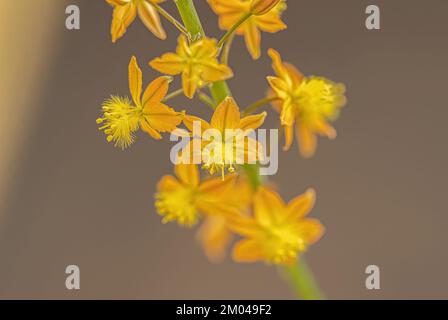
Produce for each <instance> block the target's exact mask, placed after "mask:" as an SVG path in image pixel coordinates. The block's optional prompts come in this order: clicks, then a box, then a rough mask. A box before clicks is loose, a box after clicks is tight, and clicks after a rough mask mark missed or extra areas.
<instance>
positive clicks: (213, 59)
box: [149, 35, 233, 99]
mask: <svg viewBox="0 0 448 320" xmlns="http://www.w3.org/2000/svg"><path fill="white" fill-rule="evenodd" d="M218 54H219V50H218V47H217V42H216V40H215V39H208V38H203V39H201V40H198V41H195V42H193V43H191V44H189V43H188V41H187V39H186V38H185V36H183V35H181V36H180V37H179V41H178V46H177V50H176V53H166V54H164V55H162V56H161V57H159V58H156V59H154V60H152V61H151V62H150V63H149V65H150V66H151V67H152V68H154V69H156V70H157V71H159V72H161V73H165V74H168V75H178V74H182V84H183V88H184V93H185V95H186V96H187V97H188V98H190V99H191V98H193V97H194V94H195V92H196V90H197V89H198V88H200V87H202V86H204V85H205V84H207V83H211V82H216V81H220V80H226V79H228V78H230V77H232V76H233V73H232V70H231V69H230V68H229V67H228V66H227V65H225V64H221V63H219V62H218V59H217V57H218Z"/></svg>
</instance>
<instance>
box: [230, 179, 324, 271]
mask: <svg viewBox="0 0 448 320" xmlns="http://www.w3.org/2000/svg"><path fill="white" fill-rule="evenodd" d="M314 202H315V192H314V190H313V189H309V190H308V191H307V192H305V193H304V194H303V195H300V196H298V197H296V198H294V199H293V200H291V201H290V202H289V203H288V204H285V203H284V202H283V200H282V199H281V197H280V196H279V195H278V194H277V193H276V192H274V191H272V190H270V189H268V188H266V187H262V188H260V189H259V190H258V192H257V193H256V194H255V196H254V199H253V203H254V206H253V211H254V214H253V216H250V217H248V216H244V215H240V216H237V217H235V216H232V217H231V219H230V220H229V227H230V228H231V230H232V231H234V232H235V233H237V234H240V235H242V236H243V237H244V239H243V240H241V241H239V242H238V243H237V244H236V245H235V247H234V248H233V258H234V260H235V261H237V262H256V261H265V262H266V263H268V264H285V265H291V264H293V263H295V262H296V261H297V258H298V257H299V254H301V253H303V252H305V251H306V250H307V248H308V246H309V245H310V244H313V243H315V242H316V241H318V240H319V239H320V237H321V236H322V234H323V232H324V227H323V226H322V224H321V223H320V222H319V221H318V220H315V219H309V218H306V215H307V214H308V213H309V212H310V210H311V209H312V207H313V206H314Z"/></svg>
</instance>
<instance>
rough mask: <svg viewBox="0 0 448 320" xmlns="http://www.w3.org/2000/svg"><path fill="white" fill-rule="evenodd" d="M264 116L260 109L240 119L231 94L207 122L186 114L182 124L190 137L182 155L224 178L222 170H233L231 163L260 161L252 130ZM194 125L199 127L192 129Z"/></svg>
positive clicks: (260, 154)
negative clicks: (198, 128)
mask: <svg viewBox="0 0 448 320" xmlns="http://www.w3.org/2000/svg"><path fill="white" fill-rule="evenodd" d="M266 115H267V114H266V112H263V113H260V114H257V115H251V116H247V117H244V118H241V115H240V109H239V107H238V105H237V104H236V102H235V100H234V99H233V98H231V97H227V98H226V99H224V100H223V101H222V102H221V103H220V104H219V105H218V107H217V108H216V109H215V112H214V114H213V116H212V118H211V121H210V123H208V122H207V121H205V120H202V119H200V118H198V117H195V116H190V115H186V116H185V117H184V124H185V126H186V127H187V128H188V130H190V131H191V132H192V134H193V139H192V141H191V142H190V144H189V146H188V148H187V151H185V154H184V155H182V157H185V155H186V156H187V157H188V160H190V161H194V162H196V159H198V160H199V161H200V162H202V164H203V168H204V169H207V170H209V172H210V174H212V175H213V174H214V173H215V172H220V173H221V175H222V178H223V179H224V175H225V171H226V170H228V171H229V172H230V173H233V172H234V171H235V167H234V166H235V165H239V164H246V163H256V162H257V161H259V160H262V157H263V154H262V150H263V146H262V145H261V144H260V143H259V141H257V139H256V135H255V131H254V130H255V129H257V128H259V127H260V126H261V125H262V124H263V123H264V120H265V118H266ZM197 125H199V126H200V130H196V126H197ZM196 140H199V146H198V144H197V143H196V142H195V141H196ZM190 157H193V159H191V158H190Z"/></svg>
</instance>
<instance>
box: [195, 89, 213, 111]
mask: <svg viewBox="0 0 448 320" xmlns="http://www.w3.org/2000/svg"><path fill="white" fill-rule="evenodd" d="M198 98H199V100H201V101H202V102H204V103H205V104H206V105H208V106H209V107H211V108H212V109H213V110H215V108H216V102H215V100H213V98H212V97H210V96H209V95H207V94H205V93H204V92H199V94H198Z"/></svg>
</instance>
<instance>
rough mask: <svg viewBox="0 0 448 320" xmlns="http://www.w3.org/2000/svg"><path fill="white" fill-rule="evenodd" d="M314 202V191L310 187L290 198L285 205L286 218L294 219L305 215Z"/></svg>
mask: <svg viewBox="0 0 448 320" xmlns="http://www.w3.org/2000/svg"><path fill="white" fill-rule="evenodd" d="M315 202H316V191H315V190H314V189H312V188H310V189H308V190H307V191H306V192H305V193H304V194H301V195H299V196H297V197H295V198H294V199H292V200H291V201H290V202H289V203H288V206H287V212H288V220H290V221H294V220H299V219H301V218H303V217H305V216H306V215H307V214H308V213H309V212H310V211H311V209H312V208H313V207H314V203H315Z"/></svg>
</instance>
